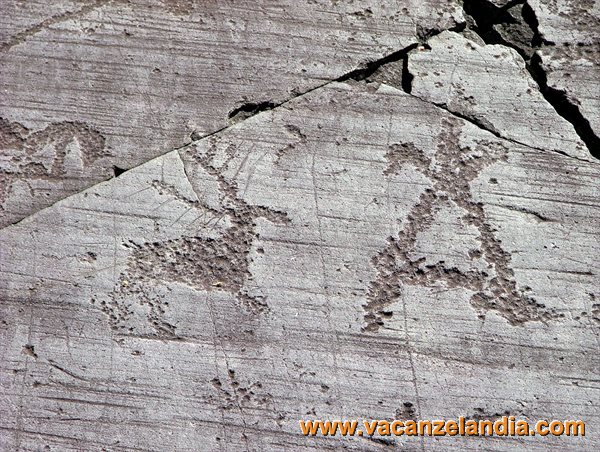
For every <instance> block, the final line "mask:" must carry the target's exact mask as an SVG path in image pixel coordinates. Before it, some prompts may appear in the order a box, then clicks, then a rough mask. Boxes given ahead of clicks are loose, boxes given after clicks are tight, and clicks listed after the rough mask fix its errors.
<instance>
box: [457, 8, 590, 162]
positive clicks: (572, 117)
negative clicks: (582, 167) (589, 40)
mask: <svg viewBox="0 0 600 452" xmlns="http://www.w3.org/2000/svg"><path fill="white" fill-rule="evenodd" d="M518 6H521V11H520V21H519V19H518V18H515V14H516V13H515V11H512V13H511V12H510V11H509V10H511V8H515V7H518ZM463 10H464V12H465V15H466V16H467V17H468V22H470V23H471V30H470V31H472V32H475V33H477V34H478V35H479V36H480V37H481V39H482V40H483V41H484V42H485V43H486V44H500V45H504V46H507V47H510V48H512V49H514V50H516V51H517V52H518V53H519V54H520V55H521V56H522V57H523V59H524V60H525V66H526V68H527V71H528V72H529V74H530V75H531V78H532V79H533V80H534V81H535V82H536V83H537V85H538V87H539V90H540V92H541V94H542V96H543V97H544V99H546V101H547V102H548V103H549V104H550V105H551V106H552V107H553V108H554V110H555V111H556V113H558V114H559V115H560V116H561V117H562V118H564V119H566V120H567V121H569V123H571V125H572V126H573V128H574V129H575V132H576V133H577V135H578V136H579V138H580V139H581V140H582V141H583V142H584V143H585V145H586V147H587V148H588V150H589V152H590V154H591V155H592V156H593V157H595V158H597V159H600V137H598V135H596V134H595V133H594V131H593V129H592V127H591V125H590V123H589V121H588V120H587V118H585V116H583V114H582V113H581V111H580V109H579V107H578V106H577V104H576V103H574V102H573V101H572V100H571V99H569V97H568V95H567V93H566V92H565V91H564V90H560V89H557V88H553V87H551V86H549V85H548V77H547V74H546V71H545V70H544V67H543V64H542V59H541V57H540V56H539V54H538V53H537V50H539V49H540V48H543V47H544V46H547V47H548V46H554V43H553V42H551V41H548V40H545V39H544V38H543V36H542V35H541V34H540V32H539V29H538V25H539V23H538V19H537V17H536V15H535V11H534V10H533V9H532V8H531V6H530V5H529V4H528V3H527V1H526V0H516V1H513V2H510V3H508V4H506V5H505V6H503V7H497V6H495V5H493V4H492V3H490V2H489V1H487V0H464V2H463ZM519 22H520V23H519ZM503 24H504V25H505V24H513V25H516V26H517V27H516V28H513V29H510V30H508V31H506V33H507V34H511V33H513V32H514V33H517V32H515V31H514V30H521V31H522V29H523V27H524V26H527V27H528V28H529V31H530V37H529V39H528V41H529V42H526V41H527V40H526V39H524V34H523V33H520V36H516V38H515V39H514V40H512V41H509V40H507V39H505V37H503V36H502V35H501V33H500V32H499V31H498V30H497V29H496V27H495V26H497V25H503ZM517 34H519V33H517Z"/></svg>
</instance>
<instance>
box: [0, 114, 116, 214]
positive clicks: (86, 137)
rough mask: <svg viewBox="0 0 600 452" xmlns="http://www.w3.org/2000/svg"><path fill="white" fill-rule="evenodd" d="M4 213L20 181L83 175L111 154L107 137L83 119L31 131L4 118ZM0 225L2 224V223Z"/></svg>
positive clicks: (0, 162)
mask: <svg viewBox="0 0 600 452" xmlns="http://www.w3.org/2000/svg"><path fill="white" fill-rule="evenodd" d="M0 155H1V157H0V212H1V211H4V210H5V207H4V203H5V201H6V200H7V199H8V197H9V196H10V195H11V193H12V190H13V186H14V184H15V183H16V182H17V181H18V182H21V183H24V184H26V185H27V186H28V188H29V191H30V194H31V196H32V197H34V196H39V195H38V194H36V193H35V190H34V189H33V188H32V184H31V182H32V181H33V180H46V181H55V182H58V181H60V180H61V179H62V178H66V177H70V176H73V177H75V176H79V175H80V174H78V172H80V171H81V170H82V169H83V168H85V167H87V166H89V165H91V164H92V163H93V162H94V161H96V160H97V159H99V158H101V157H107V156H109V155H110V153H109V152H108V151H107V150H106V149H105V140H104V137H103V136H102V135H101V134H100V133H99V132H98V131H96V130H93V129H92V128H90V127H89V126H88V125H87V124H84V123H81V122H57V123H52V124H50V125H48V126H47V127H46V128H44V129H42V130H38V131H33V132H32V131H30V130H28V129H27V128H26V127H24V126H23V125H21V124H19V123H18V122H10V121H7V120H6V119H3V118H0ZM0 225H2V224H1V223H0Z"/></svg>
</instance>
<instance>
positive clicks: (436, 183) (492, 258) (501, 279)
mask: <svg viewBox="0 0 600 452" xmlns="http://www.w3.org/2000/svg"><path fill="white" fill-rule="evenodd" d="M460 126H461V121H460V120H458V119H455V118H451V119H445V120H444V121H443V123H442V130H441V133H440V135H439V136H438V140H437V141H438V145H437V150H436V152H435V155H433V156H428V155H426V154H425V153H424V152H423V151H422V150H420V149H418V148H417V147H416V146H414V145H413V144H412V143H404V144H397V145H393V146H392V147H391V148H390V151H389V152H388V155H387V157H388V160H389V166H388V169H387V170H386V172H385V173H386V174H387V175H389V174H393V173H395V172H397V171H398V170H399V169H400V168H401V167H402V166H403V165H412V166H414V167H416V168H417V169H418V170H419V171H421V172H422V173H423V174H424V175H425V176H427V178H429V179H430V180H431V182H432V184H433V188H430V189H427V190H425V191H424V192H423V194H422V195H421V196H420V199H419V202H418V203H417V204H416V205H415V206H414V207H413V209H412V210H411V211H410V213H409V215H408V217H407V218H406V222H405V224H404V227H403V228H402V230H401V231H400V232H399V233H398V236H397V237H390V238H389V239H388V246H387V247H386V248H385V249H384V250H382V251H381V252H380V253H379V254H378V255H376V256H375V257H374V258H373V264H374V266H375V268H376V269H377V279H376V280H375V281H373V282H372V284H371V286H370V289H369V293H368V302H367V303H366V305H365V306H364V307H365V310H366V314H365V326H364V330H365V331H377V330H378V329H379V328H380V327H381V326H382V325H383V324H384V321H385V319H386V318H389V317H391V316H392V315H393V313H392V311H390V310H389V306H390V305H391V304H393V303H394V302H395V301H397V300H398V299H399V298H400V297H402V295H403V287H404V286H408V285H411V286H430V285H432V284H434V283H439V282H442V283H444V284H445V285H446V286H447V287H450V288H455V287H462V288H464V289H467V290H469V291H472V292H473V295H472V296H471V304H472V305H473V306H474V307H475V308H476V309H477V310H478V311H479V312H480V315H481V316H483V315H484V312H485V311H486V310H490V309H492V310H496V311H497V312H499V313H500V314H501V315H502V316H503V317H505V318H506V319H507V320H508V321H509V322H510V323H511V324H513V325H516V324H520V323H523V322H527V321H536V320H537V321H546V320H549V319H552V318H556V317H559V316H560V314H558V313H556V312H555V311H553V310H549V309H547V308H545V306H544V305H543V304H540V303H538V302H537V301H536V300H535V299H534V298H533V297H530V296H528V295H526V294H524V293H523V291H521V290H519V289H518V288H517V284H516V281H515V278H514V272H513V270H512V269H511V267H510V261H511V256H510V254H509V253H508V252H506V251H504V249H503V248H502V246H501V243H500V241H499V240H498V239H497V238H496V237H495V235H494V230H493V228H492V226H490V224H489V223H488V221H487V218H486V213H485V210H484V208H483V205H482V204H481V203H478V202H476V201H475V200H474V199H473V196H472V194H471V189H470V183H471V182H472V181H473V180H474V179H475V178H476V177H477V176H478V174H479V173H480V172H481V171H482V170H483V169H484V168H485V167H487V166H489V165H491V164H492V163H494V162H496V161H499V160H506V159H507V157H508V154H507V149H506V148H505V147H504V146H503V145H502V144H499V143H490V142H480V143H479V144H478V145H477V146H476V148H475V149H470V148H464V147H461V146H460V144H459V136H460V130H461V127H460ZM450 203H454V205H456V206H458V207H459V208H461V209H462V210H463V211H464V212H465V214H464V216H463V217H462V219H463V221H464V222H465V223H467V224H469V225H472V226H474V227H475V228H477V230H478V231H479V237H478V240H479V242H480V249H479V250H476V251H475V252H474V253H475V255H473V253H472V255H471V257H472V258H473V259H475V258H480V259H483V260H484V261H485V263H487V270H485V271H482V270H479V269H473V270H469V271H461V270H460V269H458V268H456V267H450V266H447V265H446V263H445V262H444V261H438V262H427V261H426V259H425V258H418V259H414V258H411V256H414V252H415V247H416V242H417V235H418V234H419V233H421V232H424V231H426V230H427V229H428V228H429V227H430V225H431V224H432V223H433V222H434V221H435V215H436V213H437V212H438V211H439V210H440V208H441V207H443V206H445V205H449V204H450Z"/></svg>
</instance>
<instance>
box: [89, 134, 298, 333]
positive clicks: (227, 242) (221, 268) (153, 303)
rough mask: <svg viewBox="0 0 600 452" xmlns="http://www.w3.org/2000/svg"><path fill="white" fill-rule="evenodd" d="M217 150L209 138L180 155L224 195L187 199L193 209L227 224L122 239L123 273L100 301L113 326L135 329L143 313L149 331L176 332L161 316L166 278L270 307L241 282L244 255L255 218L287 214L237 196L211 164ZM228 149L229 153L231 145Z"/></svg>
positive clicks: (245, 272)
mask: <svg viewBox="0 0 600 452" xmlns="http://www.w3.org/2000/svg"><path fill="white" fill-rule="evenodd" d="M215 152H216V148H215V143H214V142H213V143H212V145H211V147H210V149H209V150H208V151H207V152H205V153H203V154H199V153H197V152H196V150H195V149H193V148H192V149H188V150H185V151H182V160H183V161H184V165H185V166H186V167H188V168H189V167H191V166H193V165H197V166H198V167H199V168H201V169H203V171H204V172H205V173H206V174H208V175H210V176H212V177H213V178H214V179H215V180H216V181H217V184H218V187H219V191H220V193H221V195H222V197H221V200H220V207H219V208H215V207H212V206H209V205H206V204H205V203H203V202H202V201H194V202H192V201H190V200H187V199H186V200H185V201H186V203H188V204H194V208H195V209H198V210H202V211H204V212H208V213H209V214H210V215H211V216H212V218H214V219H215V220H216V221H215V222H214V223H216V222H218V220H219V219H220V218H221V219H222V218H224V217H227V218H228V220H229V224H230V225H229V226H228V227H227V228H224V229H223V230H222V232H220V234H219V235H218V237H216V238H214V237H206V236H203V235H200V234H199V235H194V236H183V237H180V238H176V239H172V240H166V241H158V242H149V243H144V244H141V245H139V244H135V243H133V242H128V243H126V244H125V246H127V247H129V248H131V250H132V252H131V255H130V258H129V262H128V265H127V269H126V270H125V271H123V272H122V273H121V275H120V277H119V281H118V283H117V284H116V286H115V288H114V291H113V293H112V294H111V296H110V299H109V300H108V301H100V302H99V303H100V304H101V307H102V309H103V310H104V312H105V313H106V314H107V315H108V316H109V319H110V323H111V326H112V327H113V328H114V329H116V330H119V331H122V332H127V333H131V334H134V333H135V330H136V327H134V326H133V324H134V323H135V322H130V320H131V319H132V318H133V317H135V316H137V317H138V320H139V317H140V315H141V316H145V320H144V322H143V323H145V324H146V325H145V326H144V327H143V328H146V327H148V325H150V326H151V327H152V330H153V331H152V332H151V333H149V334H151V335H156V336H160V337H175V336H176V332H175V330H176V327H175V325H172V324H171V323H169V322H168V321H167V320H165V317H166V316H165V313H166V308H167V306H168V305H167V304H166V302H164V301H163V299H164V291H165V290H166V288H165V287H166V283H170V282H179V283H183V284H186V285H188V286H189V287H192V288H194V289H197V290H203V291H208V292H210V291H222V292H226V293H229V294H231V295H233V296H235V298H236V299H237V300H238V301H240V302H241V304H242V306H243V307H244V308H245V309H247V310H248V311H249V312H250V313H251V314H258V313H261V312H264V311H265V310H267V309H268V306H267V303H266V300H264V299H263V298H262V297H261V296H257V295H250V294H249V293H248V292H247V291H246V289H245V287H244V285H245V283H246V282H247V280H248V278H249V277H250V271H249V261H248V255H249V253H250V250H251V247H252V241H253V240H254V238H255V237H256V232H255V228H256V220H257V219H258V218H264V219H267V220H269V221H271V222H273V223H276V224H287V223H288V222H289V220H288V218H287V216H286V214H285V213H283V212H278V211H275V210H273V209H270V208H268V207H264V206H254V205H250V204H248V203H247V202H246V201H244V200H243V199H242V198H240V197H239V196H238V193H237V186H236V183H235V181H230V180H228V179H227V178H226V177H225V176H224V175H223V174H222V173H221V169H219V168H217V167H216V166H215V165H214V164H213V159H214V158H215ZM229 152H230V158H232V155H233V154H232V152H234V151H232V150H230V151H229ZM225 166H226V165H225ZM153 187H154V188H156V189H158V190H161V191H162V192H168V193H169V194H171V195H174V196H178V197H181V196H182V195H180V194H178V193H177V191H176V189H175V188H174V187H169V186H165V185H164V184H161V183H160V181H155V183H153ZM199 199H201V197H200V196H199ZM138 311H141V312H142V314H140V313H139V312H138ZM136 312H138V314H135V313H136ZM146 334H148V333H146Z"/></svg>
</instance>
